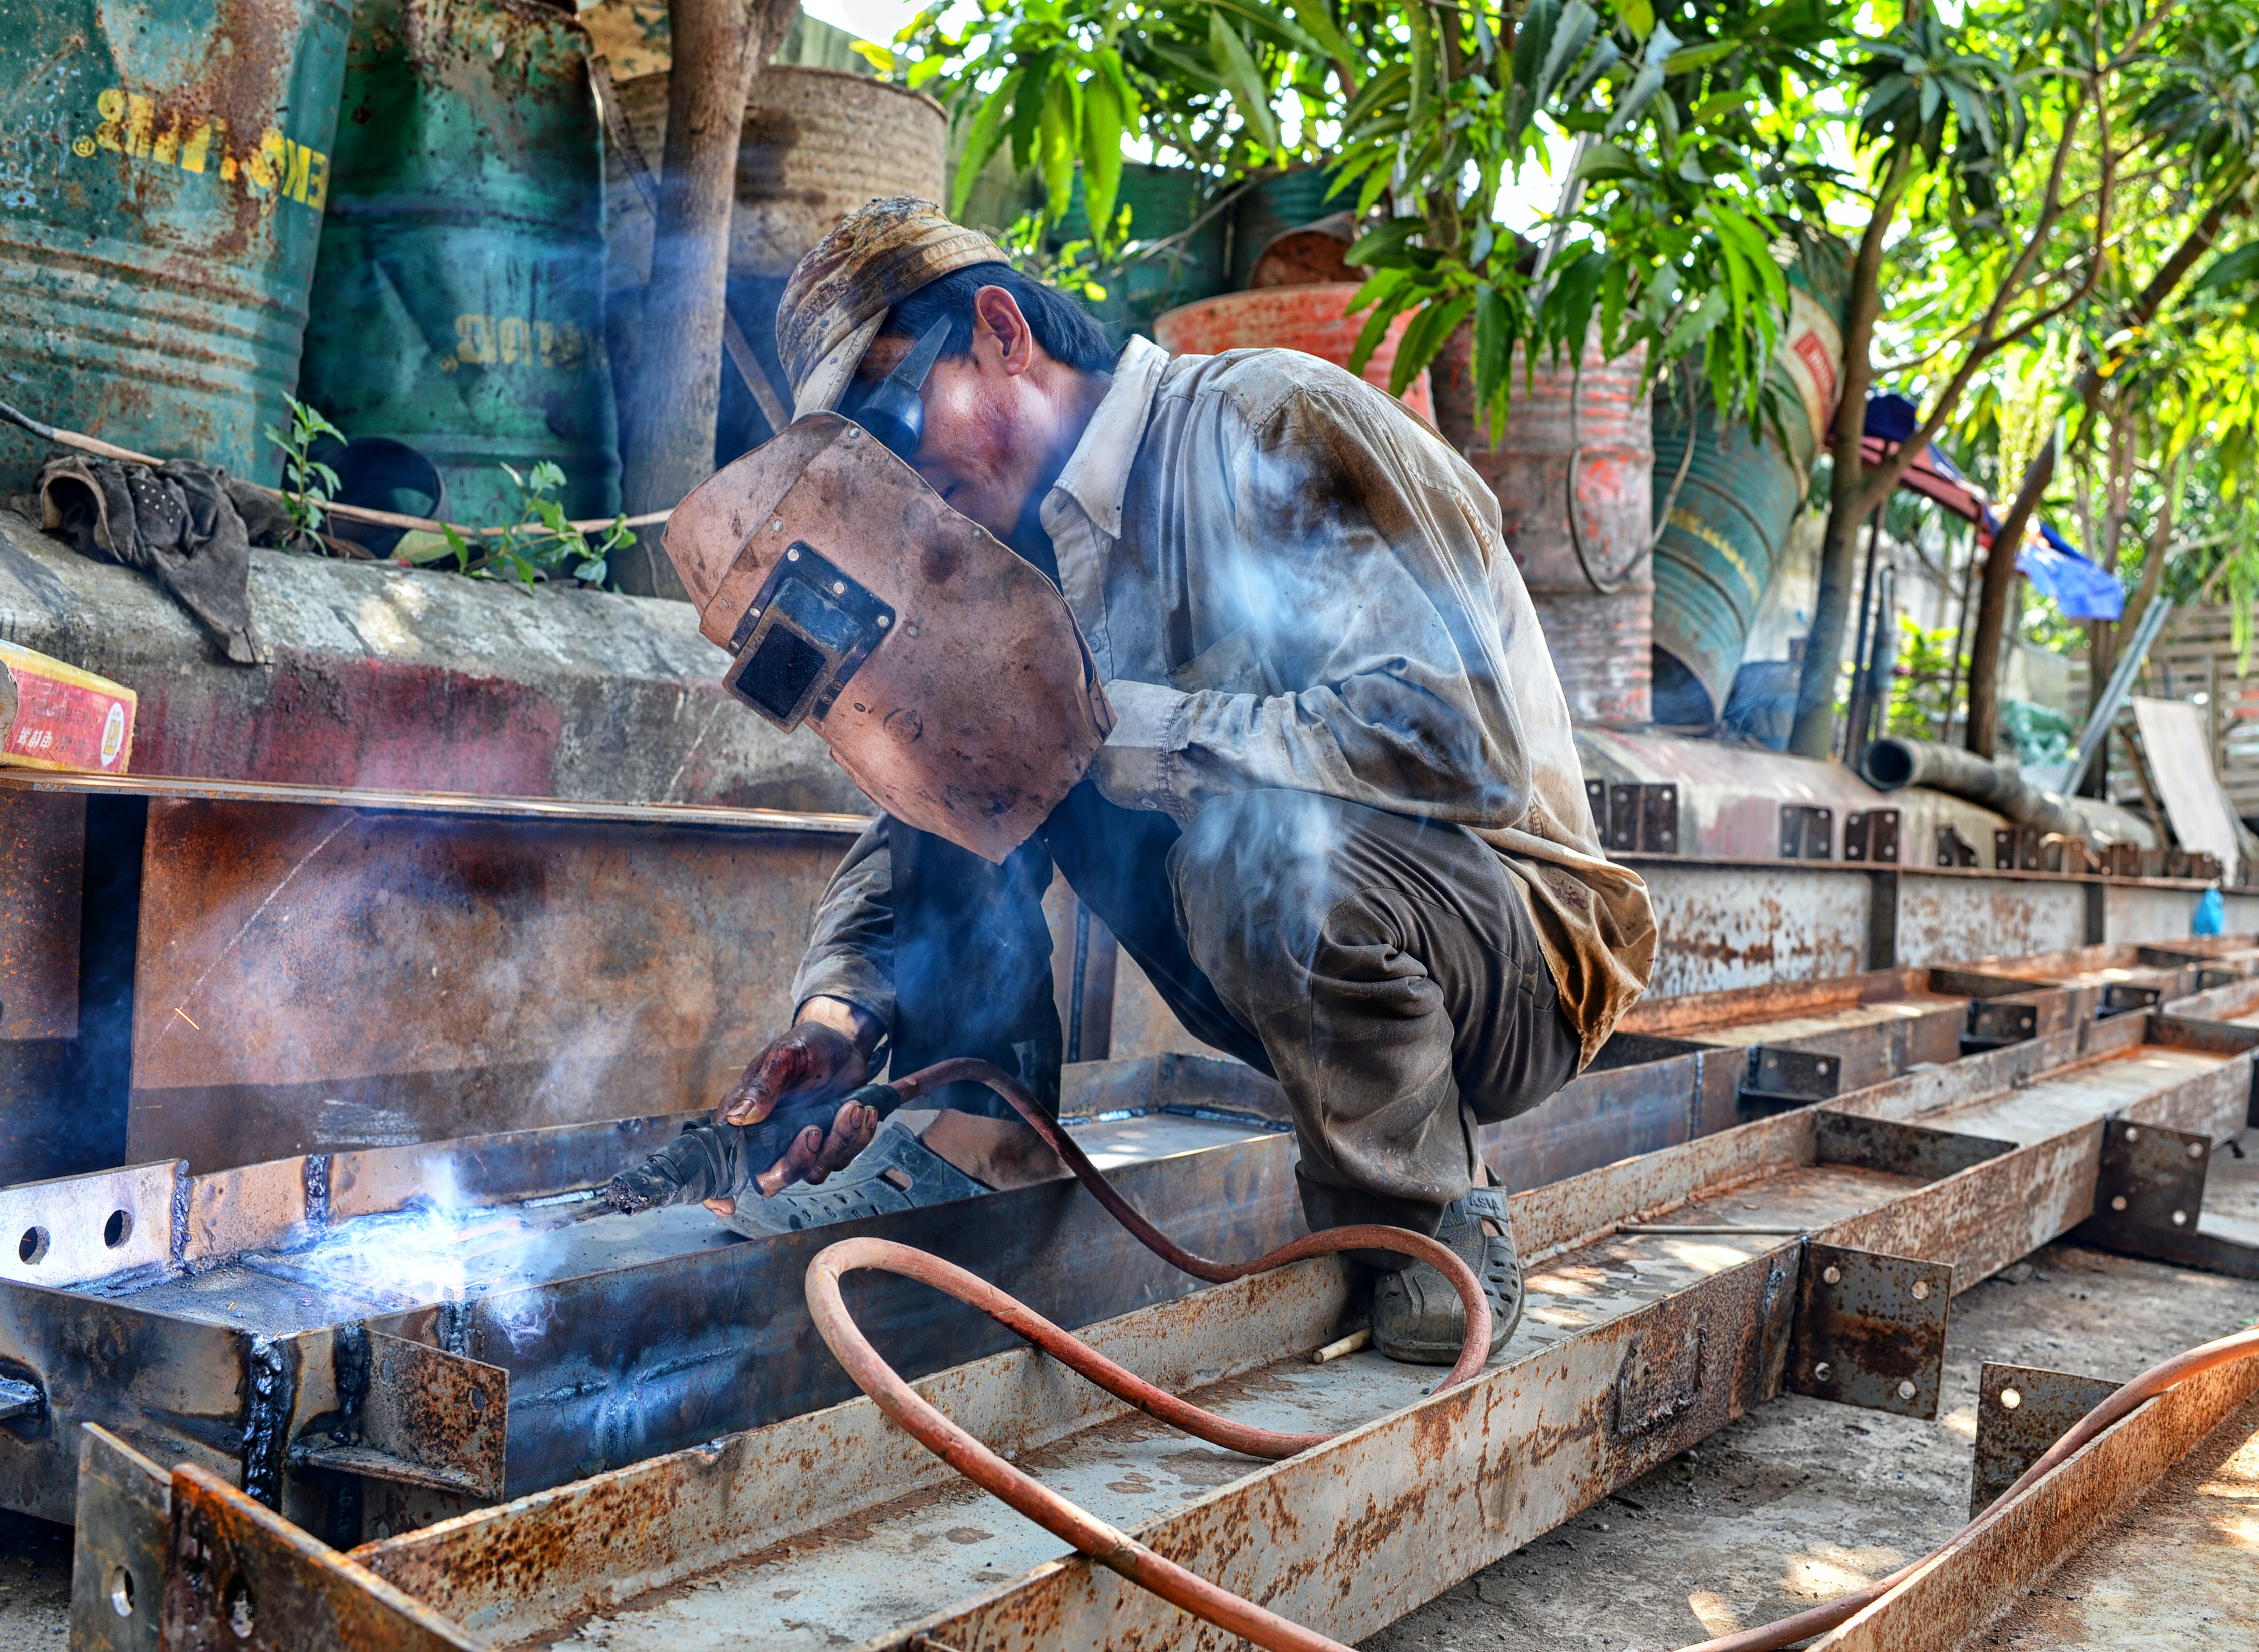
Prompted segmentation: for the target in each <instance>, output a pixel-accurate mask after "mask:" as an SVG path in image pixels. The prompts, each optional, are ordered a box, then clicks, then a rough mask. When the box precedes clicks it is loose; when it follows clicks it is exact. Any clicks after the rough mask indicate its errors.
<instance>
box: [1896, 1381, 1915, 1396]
mask: <svg viewBox="0 0 2259 1652" xmlns="http://www.w3.org/2000/svg"><path fill="white" fill-rule="evenodd" d="M1913 1396H1914V1385H1913V1378H1911V1377H1901V1378H1899V1399H1913Z"/></svg>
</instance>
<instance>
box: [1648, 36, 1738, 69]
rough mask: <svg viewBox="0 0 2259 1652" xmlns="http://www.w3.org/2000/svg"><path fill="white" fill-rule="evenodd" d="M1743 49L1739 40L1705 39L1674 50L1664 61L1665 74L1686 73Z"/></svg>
mask: <svg viewBox="0 0 2259 1652" xmlns="http://www.w3.org/2000/svg"><path fill="white" fill-rule="evenodd" d="M1741 49H1742V43H1741V42H1740V41H1739V40H1705V41H1703V42H1702V43H1701V44H1700V46H1685V47H1683V48H1682V49H1680V50H1678V51H1676V52H1673V53H1671V55H1670V56H1669V57H1667V58H1665V59H1664V61H1663V72H1664V74H1665V75H1684V74H1685V73H1686V72H1687V71H1688V70H1689V69H1698V68H1701V67H1702V66H1703V65H1704V64H1705V63H1714V62H1716V61H1718V60H1719V59H1720V58H1721V57H1730V56H1731V55H1732V54H1733V53H1735V52H1738V51H1740V50H1741Z"/></svg>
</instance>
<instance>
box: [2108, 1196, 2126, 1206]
mask: <svg viewBox="0 0 2259 1652" xmlns="http://www.w3.org/2000/svg"><path fill="white" fill-rule="evenodd" d="M2110 1208H2111V1209H2113V1210H2123V1209H2125V1208H2126V1195H2125V1194H2123V1193H2120V1194H2119V1195H2118V1196H2117V1197H2116V1198H2115V1199H2113V1200H2111V1201H2110Z"/></svg>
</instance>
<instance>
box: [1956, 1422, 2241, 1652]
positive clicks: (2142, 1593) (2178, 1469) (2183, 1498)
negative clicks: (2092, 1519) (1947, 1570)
mask: <svg viewBox="0 0 2259 1652" xmlns="http://www.w3.org/2000/svg"><path fill="white" fill-rule="evenodd" d="M2255 1501H2259V1403H2253V1402H2249V1401H2247V1402H2246V1403H2245V1404H2244V1406H2243V1407H2242V1408H2241V1410H2239V1411H2237V1412H2236V1413H2234V1414H2233V1415H2231V1416H2229V1417H2228V1418H2227V1421H2224V1422H2222V1423H2221V1424H2220V1426H2219V1427H2218V1428H2214V1429H2213V1431H2212V1433H2211V1434H2209V1435H2206V1437H2205V1438H2204V1439H2203V1440H2201V1441H2199V1442H2197V1444H2196V1445H2195V1446H2194V1447H2192V1448H2191V1449H2190V1451H2189V1452H2188V1454H2187V1455H2186V1456H2184V1457H2183V1458H2182V1459H2181V1460H2180V1461H2179V1462H2178V1463H2175V1464H2174V1465H2173V1466H2172V1467H2171V1468H2170V1469H2169V1470H2167V1471H2166V1472H2165V1473H2164V1474H2163V1475H2161V1476H2160V1477H2159V1478H2157V1480H2156V1482H2155V1483H2154V1484H2153V1485H2150V1486H2149V1489H2148V1491H2147V1492H2146V1493H2145V1494H2144V1496H2143V1497H2142V1499H2141V1501H2140V1502H2139V1503H2137V1504H2134V1505H2133V1506H2130V1507H2128V1508H2127V1510H2126V1512H2125V1513H2124V1514H2123V1516H2122V1517H2121V1518H2120V1520H2118V1521H2117V1522H2116V1523H2115V1524H2114V1525H2113V1526H2111V1527H2107V1528H2106V1529H2104V1530H2102V1531H2099V1532H2097V1533H2096V1534H2095V1535H2093V1537H2092V1539H2091V1540H2090V1541H2089V1542H2086V1543H2085V1544H2084V1545H2082V1546H2081V1547H2080V1549H2078V1550H2077V1552H2076V1553H2075V1554H2072V1555H2071V1556H2069V1557H2068V1558H2067V1559H2066V1561H2065V1562H2064V1563H2063V1566H2062V1567H2061V1568H2060V1569H2058V1570H2056V1572H2055V1574H2054V1575H2053V1576H2052V1577H2049V1579H2048V1580H2047V1581H2046V1583H2044V1584H2042V1585H2041V1586H2040V1587H2039V1589H2038V1590H2037V1591H2027V1592H2026V1593H2025V1594H2024V1595H2023V1597H2022V1598H2021V1599H2013V1598H2012V1599H2011V1600H2010V1602H2009V1604H2008V1608H2007V1610H2006V1612H2005V1613H2003V1614H2002V1615H2000V1616H1999V1617H1998V1618H1995V1619H1994V1620H1992V1622H1991V1623H1990V1624H1988V1625H1986V1626H1985V1628H1984V1629H1983V1630H1982V1631H1981V1632H1980V1633H1981V1634H1982V1637H1983V1639H1984V1641H1986V1642H1988V1643H1998V1644H2001V1645H2016V1644H2022V1645H2025V1646H2077V1647H2109V1648H2125V1649H2126V1652H2132V1649H2133V1648H2142V1649H2143V1652H2148V1648H2158V1649H2159V1652H2168V1649H2170V1652H2178V1648H2183V1647H2199V1646H2212V1647H2223V1648H2232V1649H2234V1652H2241V1648H2245V1647H2249V1646H2254V1645H2259V1590H2255V1589H2253V1587H2252V1586H2251V1583H2252V1577H2251V1565H2252V1559H2251V1551H2252V1543H2253V1532H2252V1528H2251V1514H2250V1511H2251V1507H2252V1505H2253V1503H2254V1502H2255Z"/></svg>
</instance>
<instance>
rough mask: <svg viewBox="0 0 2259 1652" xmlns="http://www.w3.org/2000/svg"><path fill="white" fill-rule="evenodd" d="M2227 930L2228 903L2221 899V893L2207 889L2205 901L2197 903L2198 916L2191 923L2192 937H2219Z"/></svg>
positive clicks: (2190, 931)
mask: <svg viewBox="0 0 2259 1652" xmlns="http://www.w3.org/2000/svg"><path fill="white" fill-rule="evenodd" d="M2225 929H2227V902H2226V901H2222V900H2221V899H2220V891H2219V890H2217V889H2207V890H2206V891H2205V892H2204V899H2203V900H2201V901H2198V902H2197V903H2196V916H2195V917H2194V918H2193V919H2191V921H2190V922H2189V933H2190V934H2191V935H2219V934H2220V933H2221V932H2223V931H2224V930H2225Z"/></svg>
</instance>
